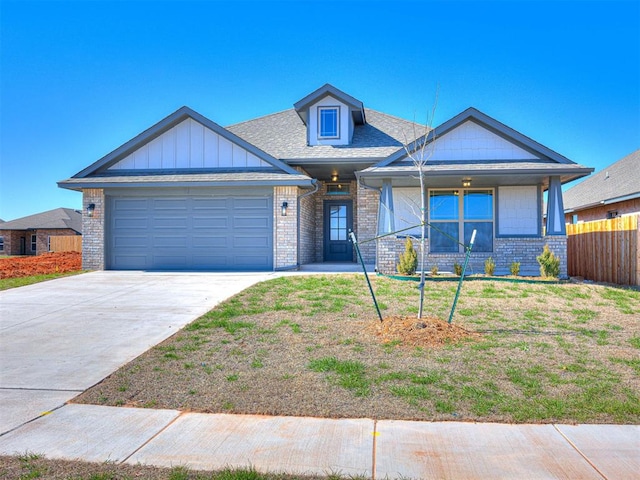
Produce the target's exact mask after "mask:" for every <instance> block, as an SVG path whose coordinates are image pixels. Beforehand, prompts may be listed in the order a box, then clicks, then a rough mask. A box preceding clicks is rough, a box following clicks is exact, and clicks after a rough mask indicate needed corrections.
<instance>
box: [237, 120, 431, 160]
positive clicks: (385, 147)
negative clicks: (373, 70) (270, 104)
mask: <svg viewBox="0 0 640 480" xmlns="http://www.w3.org/2000/svg"><path fill="white" fill-rule="evenodd" d="M364 110H365V112H366V117H367V123H366V124H364V125H356V126H355V127H354V132H353V139H352V141H351V144H350V145H339V146H330V145H315V146H309V145H308V144H307V127H306V126H305V124H304V123H303V122H302V119H301V118H300V117H299V116H298V114H297V113H296V110H295V109H293V108H292V109H289V110H285V111H283V112H278V113H273V114H271V115H266V116H264V117H259V118H256V119H253V120H248V121H246V122H242V123H237V124H235V125H230V126H228V127H227V130H229V131H230V132H233V133H235V134H236V135H237V136H239V137H241V138H243V139H244V140H245V141H247V142H249V143H251V144H253V145H255V146H256V147H258V148H259V149H261V150H264V151H265V152H267V153H268V154H270V155H272V156H273V157H275V158H277V159H279V160H282V161H285V162H287V163H293V164H295V163H304V161H305V160H323V159H331V160H338V159H351V160H358V159H360V160H367V161H371V163H373V162H376V161H380V160H382V159H383V158H387V157H388V156H389V155H391V154H392V153H394V152H396V151H397V150H398V149H401V148H402V145H403V143H404V142H405V141H406V142H407V143H408V142H410V141H412V140H413V139H414V138H416V137H417V136H420V135H421V134H423V133H424V126H423V125H418V124H415V123H413V122H409V121H407V120H403V119H401V118H398V117H394V116H392V115H387V114H385V113H382V112H378V111H376V110H371V109H368V108H366V109H364Z"/></svg>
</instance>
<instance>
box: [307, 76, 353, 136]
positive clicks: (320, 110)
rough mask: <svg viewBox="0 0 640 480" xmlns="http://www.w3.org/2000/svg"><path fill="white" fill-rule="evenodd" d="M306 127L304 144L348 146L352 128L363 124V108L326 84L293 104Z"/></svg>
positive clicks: (349, 96)
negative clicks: (305, 141)
mask: <svg viewBox="0 0 640 480" xmlns="http://www.w3.org/2000/svg"><path fill="white" fill-rule="evenodd" d="M294 108H295V110H296V112H297V113H298V115H299V116H300V118H301V119H302V122H303V123H304V124H305V125H306V127H307V144H308V145H311V146H314V145H350V144H351V140H352V139H353V130H354V127H355V126H356V125H364V124H365V123H366V118H365V114H364V105H363V104H362V102H361V101H360V100H356V99H355V98H353V97H352V96H351V95H347V94H346V93H344V92H343V91H341V90H338V89H337V88H335V87H334V86H332V85H329V84H328V83H327V84H326V85H324V86H322V87H320V88H319V89H318V90H316V91H315V92H313V93H310V94H309V95H307V96H306V97H304V98H303V99H302V100H300V101H298V102H296V103H295V104H294Z"/></svg>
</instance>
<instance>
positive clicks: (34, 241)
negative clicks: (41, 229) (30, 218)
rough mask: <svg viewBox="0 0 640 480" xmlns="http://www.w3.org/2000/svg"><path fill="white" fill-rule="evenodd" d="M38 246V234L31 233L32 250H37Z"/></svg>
mask: <svg viewBox="0 0 640 480" xmlns="http://www.w3.org/2000/svg"><path fill="white" fill-rule="evenodd" d="M37 246H38V237H37V236H36V235H31V251H32V252H35V251H36V248H37Z"/></svg>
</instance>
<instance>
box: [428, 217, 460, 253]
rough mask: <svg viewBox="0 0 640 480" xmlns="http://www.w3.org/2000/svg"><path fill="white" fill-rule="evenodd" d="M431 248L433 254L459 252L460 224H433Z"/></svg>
mask: <svg viewBox="0 0 640 480" xmlns="http://www.w3.org/2000/svg"><path fill="white" fill-rule="evenodd" d="M431 227H432V228H431V235H430V238H431V240H430V248H431V251H432V252H457V251H458V223H457V222H436V223H432V224H431Z"/></svg>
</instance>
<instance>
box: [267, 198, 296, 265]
mask: <svg viewBox="0 0 640 480" xmlns="http://www.w3.org/2000/svg"><path fill="white" fill-rule="evenodd" d="M298 191H299V189H298V187H274V189H273V252H274V254H273V268H274V269H275V270H287V269H293V268H296V267H297V266H298V226H297V221H298V206H297V203H298V201H297V200H298V194H299V193H298ZM282 202H287V204H288V207H287V215H286V216H283V215H282Z"/></svg>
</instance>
